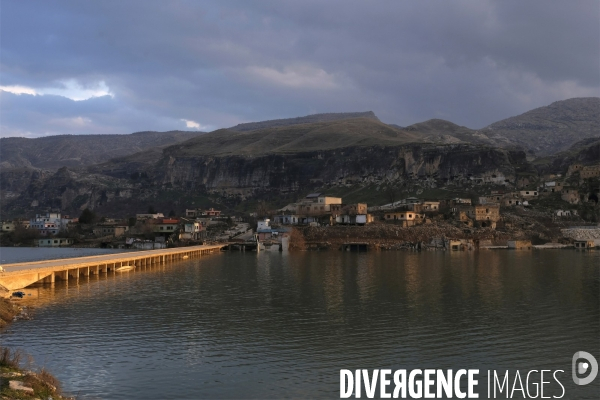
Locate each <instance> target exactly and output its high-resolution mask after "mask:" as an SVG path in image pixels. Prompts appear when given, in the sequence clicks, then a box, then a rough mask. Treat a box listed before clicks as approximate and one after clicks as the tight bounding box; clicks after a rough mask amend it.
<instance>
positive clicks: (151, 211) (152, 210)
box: [148, 206, 156, 214]
mask: <svg viewBox="0 0 600 400" xmlns="http://www.w3.org/2000/svg"><path fill="white" fill-rule="evenodd" d="M148 214H156V210H155V209H154V206H150V207H148Z"/></svg>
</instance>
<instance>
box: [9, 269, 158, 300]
mask: <svg viewBox="0 0 600 400" xmlns="http://www.w3.org/2000/svg"><path fill="white" fill-rule="evenodd" d="M168 267H169V265H165V264H160V265H154V266H152V267H150V266H148V267H141V268H136V269H135V270H132V271H127V272H110V273H108V274H106V273H103V274H93V275H88V276H84V275H81V276H80V277H79V278H72V277H71V278H69V280H57V281H56V282H55V283H36V284H34V285H31V286H28V287H27V288H25V289H19V291H23V292H25V297H24V298H23V299H22V300H18V304H21V305H24V306H31V307H35V308H42V307H46V306H49V305H55V304H58V303H63V302H68V301H71V300H72V299H73V298H74V297H75V296H77V297H81V296H86V297H89V296H102V295H104V296H111V293H110V291H111V290H115V289H119V288H120V289H125V286H126V285H127V282H128V281H132V280H138V279H146V278H147V277H144V276H143V275H146V274H163V273H164V272H165V269H166V268H168ZM100 300H101V298H100Z"/></svg>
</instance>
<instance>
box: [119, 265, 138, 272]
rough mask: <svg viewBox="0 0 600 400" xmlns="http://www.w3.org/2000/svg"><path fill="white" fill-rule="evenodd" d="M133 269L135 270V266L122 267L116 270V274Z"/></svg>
mask: <svg viewBox="0 0 600 400" xmlns="http://www.w3.org/2000/svg"><path fill="white" fill-rule="evenodd" d="M133 269H135V265H121V266H120V267H118V268H115V272H125V271H131V270H133Z"/></svg>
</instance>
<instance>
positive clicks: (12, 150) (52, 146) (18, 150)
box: [0, 131, 202, 169]
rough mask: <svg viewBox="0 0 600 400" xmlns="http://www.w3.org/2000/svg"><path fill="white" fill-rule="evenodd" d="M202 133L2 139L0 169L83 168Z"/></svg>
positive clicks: (145, 133) (139, 133)
mask: <svg viewBox="0 0 600 400" xmlns="http://www.w3.org/2000/svg"><path fill="white" fill-rule="evenodd" d="M201 134H202V132H182V131H171V132H137V133H132V134H129V135H58V136H48V137H42V138H36V139H27V138H19V137H11V138H1V139H0V161H1V162H0V167H2V168H46V169H58V168H61V167H65V166H66V167H80V166H87V165H92V164H97V163H100V162H104V161H106V160H108V159H111V158H113V157H120V156H126V155H130V154H133V153H136V152H140V151H144V150H147V149H152V148H156V147H165V146H169V145H172V144H175V143H179V142H183V141H185V140H188V139H191V138H193V137H196V136H198V135H201Z"/></svg>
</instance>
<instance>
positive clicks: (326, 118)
mask: <svg viewBox="0 0 600 400" xmlns="http://www.w3.org/2000/svg"><path fill="white" fill-rule="evenodd" d="M354 118H368V119H372V120H374V121H379V118H377V116H375V113H374V112H373V111H366V112H349V113H327V114H312V115H307V116H305V117H297V118H285V119H272V120H268V121H260V122H249V123H245V124H239V125H236V126H234V127H231V128H229V129H228V130H230V131H234V132H247V131H253V130H257V129H267V128H278V127H282V126H290V125H299V124H314V123H317V122H331V121H339V120H344V119H354Z"/></svg>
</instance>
